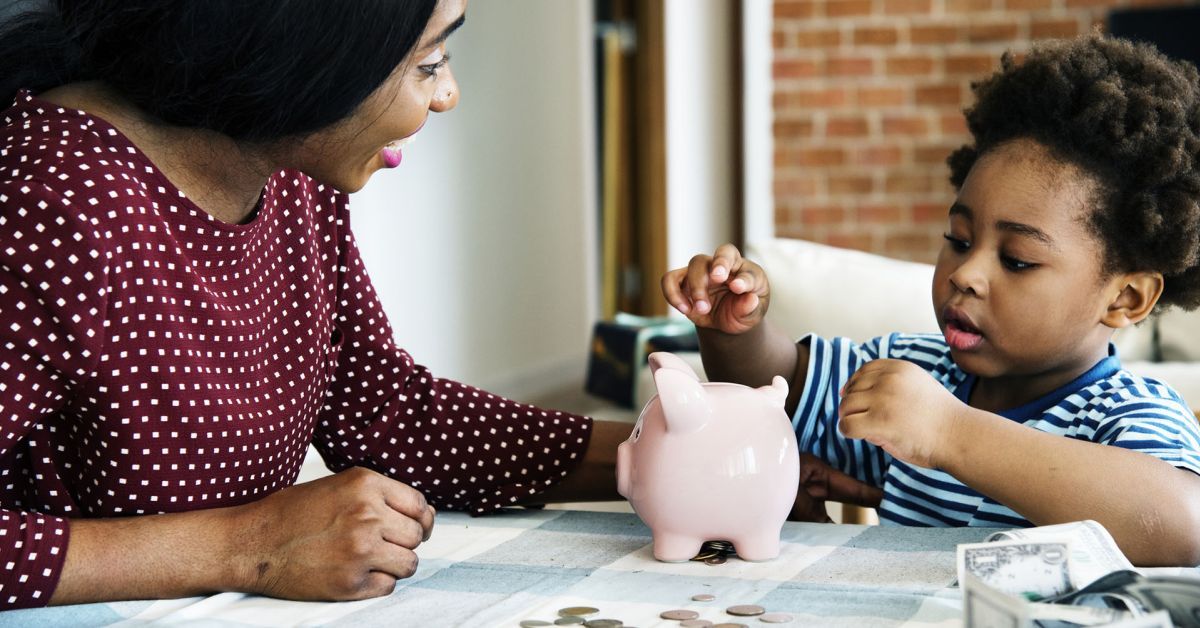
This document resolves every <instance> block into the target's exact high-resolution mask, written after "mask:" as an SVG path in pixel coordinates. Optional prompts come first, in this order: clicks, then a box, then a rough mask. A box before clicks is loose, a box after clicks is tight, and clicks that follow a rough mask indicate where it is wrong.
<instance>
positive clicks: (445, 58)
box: [417, 52, 450, 77]
mask: <svg viewBox="0 0 1200 628" xmlns="http://www.w3.org/2000/svg"><path fill="white" fill-rule="evenodd" d="M448 63H450V53H448V52H447V53H446V54H444V55H442V58H441V59H439V60H438V61H437V63H430V64H426V65H419V66H417V69H418V70H420V71H421V72H422V73H423V74H425V76H426V77H433V76H437V74H438V70H441V69H442V68H444V67H446V65H447V64H448Z"/></svg>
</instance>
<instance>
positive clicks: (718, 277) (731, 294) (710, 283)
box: [662, 244, 771, 334]
mask: <svg viewBox="0 0 1200 628" xmlns="http://www.w3.org/2000/svg"><path fill="white" fill-rule="evenodd" d="M662 291H663V296H664V297H666V299H667V303H670V304H671V306H672V307H674V308H675V309H677V310H679V311H680V312H682V313H683V314H684V315H685V316H687V317H688V319H689V320H691V321H692V322H693V323H695V324H696V326H697V327H707V328H710V329H716V330H718V331H722V332H725V333H727V334H740V333H743V332H745V331H748V330H750V329H751V328H753V327H754V326H755V325H757V324H759V323H760V322H761V321H762V319H763V316H764V315H765V314H766V313H767V303H768V302H769V301H770V294H771V289H770V285H769V284H768V283H767V276H766V274H765V273H764V272H763V269H762V267H760V266H759V265H758V264H755V263H754V262H752V261H750V260H748V259H745V258H743V257H742V254H741V252H740V251H738V250H737V247H735V246H733V245H732V244H722V245H721V246H719V247H717V250H716V252H715V253H713V255H712V256H711V257H710V256H708V255H697V256H695V257H693V258H692V259H691V261H690V262H688V265H687V267H686V268H676V269H675V270H671V271H668V272H667V273H666V274H665V275H663V278H662Z"/></svg>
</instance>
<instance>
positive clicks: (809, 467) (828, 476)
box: [788, 454, 883, 523]
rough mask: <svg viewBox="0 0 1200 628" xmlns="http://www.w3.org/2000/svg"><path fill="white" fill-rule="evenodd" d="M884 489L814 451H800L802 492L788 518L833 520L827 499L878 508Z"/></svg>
mask: <svg viewBox="0 0 1200 628" xmlns="http://www.w3.org/2000/svg"><path fill="white" fill-rule="evenodd" d="M882 500H883V490H882V489H880V488H879V487H876V486H871V485H870V484H867V483H865V482H860V481H858V480H856V479H854V478H853V477H850V476H849V475H846V474H845V473H842V472H841V471H838V470H837V469H834V468H833V467H831V466H829V464H828V463H826V462H825V461H824V460H821V459H820V458H818V457H816V456H814V455H812V454H800V491H799V492H798V493H796V504H795V505H794V506H793V507H792V512H791V513H790V514H788V520H789V521H817V522H820V523H830V522H831V520H830V519H829V514H828V513H827V511H826V510H825V502H826V501H834V502H840V503H843V504H854V505H856V506H865V507H867V508H878V507H879V502H880V501H882Z"/></svg>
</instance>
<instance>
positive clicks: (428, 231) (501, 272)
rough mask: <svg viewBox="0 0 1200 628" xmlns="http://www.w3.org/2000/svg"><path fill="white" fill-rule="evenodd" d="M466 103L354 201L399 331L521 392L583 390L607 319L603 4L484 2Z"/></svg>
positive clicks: (414, 347) (471, 42)
mask: <svg viewBox="0 0 1200 628" xmlns="http://www.w3.org/2000/svg"><path fill="white" fill-rule="evenodd" d="M449 49H450V51H451V52H452V56H453V61H452V67H453V68H454V71H455V75H456V77H457V78H458V81H459V85H460V88H461V90H462V97H461V99H460V101H459V105H458V107H457V108H456V109H454V110H453V111H451V112H449V113H445V114H440V115H433V116H432V117H431V119H430V120H429V122H428V123H427V124H426V126H425V128H424V129H423V130H422V131H421V133H420V135H419V136H418V137H417V138H416V141H415V142H414V143H413V144H411V145H410V146H409V147H408V148H407V149H406V150H405V154H404V163H403V164H401V166H400V167H399V168H398V169H396V170H394V171H387V172H380V173H378V174H376V175H375V177H374V178H373V179H372V180H371V182H370V183H369V184H368V185H367V186H366V188H364V189H363V191H362V192H359V193H358V194H355V195H354V198H353V199H352V202H351V211H352V216H353V220H352V224H353V227H354V230H355V233H356V234H357V237H358V240H359V245H360V246H361V248H362V251H363V256H364V258H365V259H366V262H367V266H368V268H369V269H370V272H371V276H372V278H373V280H374V282H375V286H376V289H377V290H378V291H379V293H380V297H381V299H382V301H383V305H384V308H385V309H386V311H387V313H388V315H389V317H390V319H391V322H392V326H393V327H394V329H395V333H396V338H397V340H398V342H399V343H400V345H401V346H403V347H405V348H406V349H408V350H409V351H410V352H411V353H412V354H413V356H414V357H415V358H416V360H417V361H418V362H419V363H421V364H425V365H426V366H429V367H430V368H431V369H433V372H434V373H435V374H436V375H438V376H441V377H450V378H454V379H459V380H461V381H464V382H467V383H470V384H474V385H478V386H482V387H484V388H487V389H489V390H492V391H494V392H498V393H502V394H508V395H511V396H514V397H517V398H529V397H531V396H536V395H539V394H541V393H542V392H544V391H547V390H556V389H559V388H561V387H564V386H574V387H580V386H582V381H583V374H584V369H585V366H586V354H587V349H588V341H589V338H590V333H591V324H592V322H593V321H594V320H595V319H596V316H597V313H598V305H597V297H596V294H597V288H596V280H595V277H596V276H597V274H596V262H595V258H596V253H595V250H596V244H595V237H596V236H595V233H596V228H595V220H596V215H597V213H596V211H597V210H596V207H595V200H594V199H595V196H596V194H595V185H596V183H595V146H594V143H595V140H594V136H593V133H594V131H593V129H594V126H593V125H594V113H593V108H594V105H593V74H594V70H593V67H592V30H591V3H590V2H585V1H582V0H580V1H575V2H563V1H562V0H476V1H475V2H472V3H471V4H470V6H469V7H468V10H467V22H466V25H465V26H464V27H463V28H462V29H461V30H460V31H459V32H458V33H456V34H455V35H454V36H453V37H452V38H451V39H450V42H449Z"/></svg>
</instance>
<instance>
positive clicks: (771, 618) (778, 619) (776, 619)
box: [758, 613, 792, 624]
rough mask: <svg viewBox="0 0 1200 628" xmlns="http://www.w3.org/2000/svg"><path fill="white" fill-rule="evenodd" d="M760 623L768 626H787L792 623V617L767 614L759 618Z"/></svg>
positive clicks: (784, 614)
mask: <svg viewBox="0 0 1200 628" xmlns="http://www.w3.org/2000/svg"><path fill="white" fill-rule="evenodd" d="M758 621H763V622H766V623H768V624H786V623H788V622H790V621H792V616H791V615H788V614H787V613H766V614H763V615H759V616H758Z"/></svg>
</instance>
